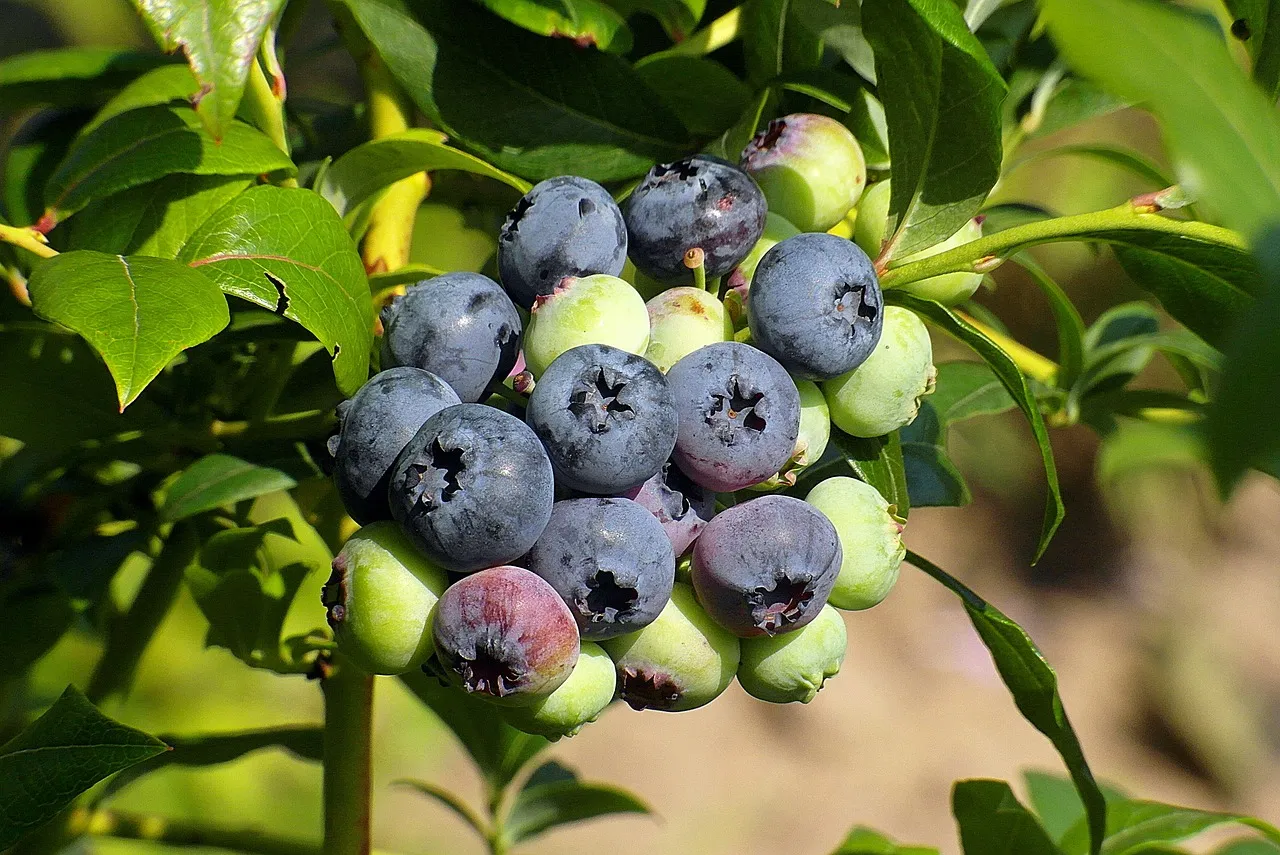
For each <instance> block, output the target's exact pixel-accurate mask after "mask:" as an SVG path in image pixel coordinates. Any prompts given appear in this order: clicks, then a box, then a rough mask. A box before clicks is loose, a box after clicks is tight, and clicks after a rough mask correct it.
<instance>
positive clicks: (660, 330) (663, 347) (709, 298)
mask: <svg viewBox="0 0 1280 855" xmlns="http://www.w3.org/2000/svg"><path fill="white" fill-rule="evenodd" d="M645 308H647V309H648V311H649V347H648V349H647V350H646V351H645V353H644V356H645V359H648V360H649V361H650V362H652V363H653V364H654V365H656V366H658V369H659V370H660V371H662V372H664V373H665V372H667V371H670V370H671V366H673V365H675V364H676V363H677V362H679V361H680V360H681V359H683V358H684V357H686V356H688V355H689V354H690V353H693V352H694V351H695V350H697V349H698V348H700V347H705V346H706V345H708V344H715V343H716V342H718V341H729V340H731V339H732V338H733V321H732V320H730V318H729V315H728V314H727V313H726V312H725V308H724V304H723V303H721V302H720V301H719V300H717V299H716V296H715V295H714V294H711V293H709V292H707V291H703V290H702V289H701V288H690V287H680V288H671V289H670V290H667V291H663V292H662V293H661V294H659V295H658V296H656V297H654V298H653V299H652V300H650V301H649V302H648V303H646V304H645Z"/></svg>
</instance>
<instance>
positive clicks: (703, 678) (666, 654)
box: [600, 584, 741, 712]
mask: <svg viewBox="0 0 1280 855" xmlns="http://www.w3.org/2000/svg"><path fill="white" fill-rule="evenodd" d="M600 646H601V647H603V648H604V649H605V651H606V652H607V653H608V654H609V656H610V657H612V659H613V661H614V665H615V666H616V668H617V674H618V696H619V697H620V698H622V700H624V701H626V702H627V703H628V704H630V705H631V707H632V708H633V709H637V710H642V709H652V710H663V711H665V712H681V711H683V710H691V709H695V708H697V707H700V706H703V705H705V704H709V703H711V702H712V701H713V700H715V699H716V698H717V697H719V696H720V694H721V693H722V692H723V691H724V690H725V689H727V688H728V687H729V684H730V683H732V682H733V676H734V673H735V672H736V671H737V670H738V662H739V658H740V656H741V651H740V648H739V644H738V639H736V638H734V637H733V635H732V634H730V633H728V632H725V631H724V630H723V629H721V628H720V627H719V626H717V625H716V623H715V621H713V620H712V619H711V618H710V617H708V615H707V613H706V612H705V611H703V610H702V607H701V606H699V605H698V601H697V600H696V599H695V598H694V595H693V589H692V588H690V587H689V586H688V585H681V584H677V585H675V586H674V587H673V588H672V591H671V600H670V601H669V602H668V603H667V605H666V606H665V607H664V608H663V610H662V614H660V615H659V616H658V619H657V620H655V621H654V622H653V623H651V624H649V625H648V626H646V627H645V628H644V629H642V630H640V631H639V632H633V633H629V634H627V635H620V636H618V637H617V638H611V639H609V640H608V641H605V642H603V643H602V644H601V645H600Z"/></svg>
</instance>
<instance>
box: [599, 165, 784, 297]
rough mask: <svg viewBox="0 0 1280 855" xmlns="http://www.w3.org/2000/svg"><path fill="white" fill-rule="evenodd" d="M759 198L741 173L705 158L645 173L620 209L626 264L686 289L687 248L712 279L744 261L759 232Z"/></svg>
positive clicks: (761, 202)
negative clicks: (700, 253) (699, 257)
mask: <svg viewBox="0 0 1280 855" xmlns="http://www.w3.org/2000/svg"><path fill="white" fill-rule="evenodd" d="M767 210H768V209H767V206H766V204H765V198H764V194H763V193H761V192H760V188H759V187H757V186H756V183H755V181H753V180H752V178H751V176H750V175H748V174H747V173H746V172H743V171H742V170H741V169H739V168H738V167H736V166H734V165H733V164H731V163H728V162H726V161H723V160H720V159H719V158H715V157H710V156H708V155H693V156H691V157H686V158H683V159H681V160H677V161H675V162H673V163H660V164H657V165H656V166H654V167H653V168H652V169H650V170H649V173H648V174H647V175H645V177H644V179H643V180H642V181H641V182H640V184H639V185H637V186H636V188H635V190H633V191H632V193H631V195H630V196H628V197H627V200H626V201H625V202H624V203H623V206H622V215H623V217H624V219H626V221H627V235H628V249H629V252H630V256H631V261H632V262H633V263H634V264H635V266H636V269H637V270H639V271H640V272H642V273H644V274H646V275H648V276H650V277H652V278H654V279H656V280H658V281H659V282H666V283H669V284H673V285H689V284H692V282H693V273H692V271H691V270H690V269H689V268H688V267H686V266H685V255H686V253H688V252H689V250H691V249H695V248H696V249H701V250H702V251H703V254H704V255H703V266H704V268H705V271H706V276H707V278H708V279H711V278H713V277H716V276H723V275H724V274H726V273H728V272H729V271H730V270H732V269H733V266H734V265H735V264H737V263H738V262H739V261H741V260H742V259H743V258H744V257H746V255H747V253H749V252H750V251H751V247H753V246H755V243H756V241H758V240H759V239H760V235H761V234H763V233H764V222H765V214H766V213H767Z"/></svg>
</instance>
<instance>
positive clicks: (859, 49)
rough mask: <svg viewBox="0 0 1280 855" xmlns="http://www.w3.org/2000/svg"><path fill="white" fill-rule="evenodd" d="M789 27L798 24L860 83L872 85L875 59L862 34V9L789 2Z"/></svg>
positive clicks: (808, 0)
mask: <svg viewBox="0 0 1280 855" xmlns="http://www.w3.org/2000/svg"><path fill="white" fill-rule="evenodd" d="M793 2H794V3H795V11H794V13H793V15H792V20H793V22H794V23H793V26H794V25H795V24H799V25H800V26H802V27H804V28H805V29H807V30H808V31H809V32H810V33H812V34H813V37H814V38H816V39H818V40H819V41H820V42H821V43H822V45H823V46H824V47H825V48H826V49H827V50H828V51H829V52H831V53H834V54H836V55H837V56H839V57H840V58H841V59H843V60H844V61H845V62H847V63H848V64H849V66H850V67H851V68H852V69H853V70H854V71H856V72H858V76H860V77H861V78H862V79H863V80H866V81H867V82H869V83H873V84H874V83H875V82H876V66H875V56H874V54H873V53H872V50H871V45H870V43H868V42H867V39H866V36H865V35H863V31H862V9H861V7H860V6H859V4H857V3H832V2H831V0H793Z"/></svg>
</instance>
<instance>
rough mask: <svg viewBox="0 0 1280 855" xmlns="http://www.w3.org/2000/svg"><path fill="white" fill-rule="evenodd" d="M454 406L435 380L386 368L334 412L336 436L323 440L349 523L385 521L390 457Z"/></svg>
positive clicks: (413, 371)
mask: <svg viewBox="0 0 1280 855" xmlns="http://www.w3.org/2000/svg"><path fill="white" fill-rule="evenodd" d="M457 403H460V401H459V400H458V395H457V393H455V392H454V391H453V389H452V388H450V387H449V385H448V384H447V383H445V382H444V381H443V380H441V379H440V378H439V377H437V376H436V375H434V374H431V373H430V372H427V371H423V370H421V369H418V368H391V369H388V370H387V371H383V372H381V373H379V374H376V375H374V376H373V378H372V379H371V380H369V382H367V383H365V384H364V385H363V386H361V387H360V391H358V392H356V394H355V397H353V398H351V399H350V400H349V401H346V402H344V403H343V404H341V405H340V406H339V407H338V418H339V423H340V426H339V429H338V434H337V436H335V437H333V438H332V439H330V440H329V448H330V450H331V451H332V452H333V457H334V468H333V483H334V486H335V487H337V489H338V496H339V498H341V499H342V506H343V507H344V508H346V509H347V513H348V514H350V515H351V518H352V519H353V520H355V521H356V522H358V523H360V524H361V525H364V524H365V523H371V522H374V521H376V520H385V519H390V518H391V508H389V507H388V506H387V481H388V479H389V478H390V477H391V464H393V463H394V462H395V459H396V455H398V454H399V453H400V452H401V451H402V450H403V449H404V447H405V446H406V445H407V444H408V443H409V440H410V439H412V438H413V435H414V434H415V433H417V431H418V428H420V427H422V423H423V422H425V421H426V420H427V419H429V418H431V417H432V416H433V415H435V414H436V413H438V412H439V411H440V410H443V409H444V408H445V407H450V406H453V405H454V404H457Z"/></svg>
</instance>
